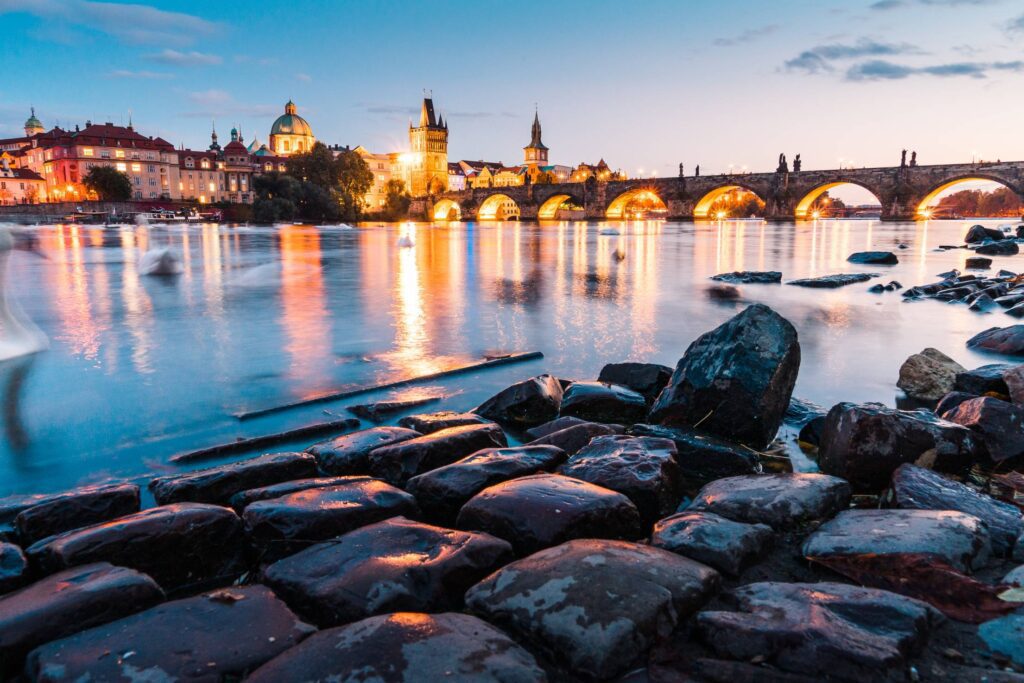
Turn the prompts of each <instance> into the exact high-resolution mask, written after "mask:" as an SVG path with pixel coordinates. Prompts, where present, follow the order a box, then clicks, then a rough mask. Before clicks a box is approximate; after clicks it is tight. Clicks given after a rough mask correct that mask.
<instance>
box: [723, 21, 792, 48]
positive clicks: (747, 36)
mask: <svg viewBox="0 0 1024 683" xmlns="http://www.w3.org/2000/svg"><path fill="white" fill-rule="evenodd" d="M778 30H779V25H778V24H767V25H765V26H758V27H757V28H748V29H747V30H746V31H743V32H741V33H739V34H738V35H735V36H733V37H731V38H716V39H715V40H714V44H715V45H717V46H718V47H731V46H733V45H739V44H741V43H749V42H750V41H752V40H757V39H758V38H763V37H765V36H769V35H771V34H773V33H775V32H776V31H778Z"/></svg>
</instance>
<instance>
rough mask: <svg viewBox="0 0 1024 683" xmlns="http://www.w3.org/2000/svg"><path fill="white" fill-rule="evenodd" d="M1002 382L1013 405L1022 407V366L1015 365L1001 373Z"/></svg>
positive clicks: (1023, 368)
mask: <svg viewBox="0 0 1024 683" xmlns="http://www.w3.org/2000/svg"><path fill="white" fill-rule="evenodd" d="M1003 381H1004V382H1006V389H1007V391H1009V392H1010V400H1011V401H1012V402H1013V403H1014V404H1015V405H1024V365H1015V366H1013V367H1012V368H1009V369H1008V370H1006V372H1004V373H1003Z"/></svg>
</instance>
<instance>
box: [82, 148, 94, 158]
mask: <svg viewBox="0 0 1024 683" xmlns="http://www.w3.org/2000/svg"><path fill="white" fill-rule="evenodd" d="M82 156H84V157H91V156H92V147H86V148H85V149H83V150H82Z"/></svg>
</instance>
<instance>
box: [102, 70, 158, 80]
mask: <svg viewBox="0 0 1024 683" xmlns="http://www.w3.org/2000/svg"><path fill="white" fill-rule="evenodd" d="M108 75H109V76H110V77H111V78H138V79H148V80H161V79H167V78H174V74H169V73H166V72H163V71H129V70H128V69H115V70H113V71H111V72H110V73H109V74H108Z"/></svg>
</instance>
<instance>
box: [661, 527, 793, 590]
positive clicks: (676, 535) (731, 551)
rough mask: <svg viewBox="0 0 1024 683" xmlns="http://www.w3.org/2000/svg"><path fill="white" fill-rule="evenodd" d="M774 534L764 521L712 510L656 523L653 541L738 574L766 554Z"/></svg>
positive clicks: (675, 551) (673, 550)
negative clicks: (747, 521)
mask: <svg viewBox="0 0 1024 683" xmlns="http://www.w3.org/2000/svg"><path fill="white" fill-rule="evenodd" d="M773 536H774V534H773V533H772V528H771V527H770V526H767V525H765V524H743V523H741V522H734V521H732V520H729V519H726V518H725V517H720V516H718V515H716V514H714V513H713V512H680V513H679V514H676V515H672V516H671V517H666V518H665V519H662V520H660V521H659V522H658V523H657V524H655V525H654V531H653V533H652V534H651V545H653V546H654V547H655V548H663V549H665V550H671V551H672V552H674V553H678V554H680V555H685V556H686V557H689V558H690V559H692V560H696V561H697V562H703V563H704V564H706V565H708V566H710V567H714V568H715V569H717V570H718V571H721V572H725V573H726V574H732V575H733V576H735V575H737V574H739V573H740V572H741V571H742V570H743V569H744V568H745V567H746V566H748V565H750V564H752V563H753V562H754V561H755V560H757V559H758V558H760V557H761V556H762V555H764V554H765V552H766V551H767V550H768V547H769V545H770V544H771V541H772V538H773Z"/></svg>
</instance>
